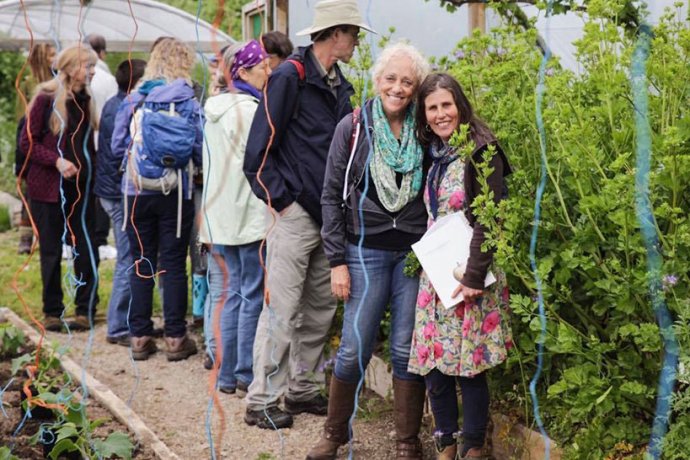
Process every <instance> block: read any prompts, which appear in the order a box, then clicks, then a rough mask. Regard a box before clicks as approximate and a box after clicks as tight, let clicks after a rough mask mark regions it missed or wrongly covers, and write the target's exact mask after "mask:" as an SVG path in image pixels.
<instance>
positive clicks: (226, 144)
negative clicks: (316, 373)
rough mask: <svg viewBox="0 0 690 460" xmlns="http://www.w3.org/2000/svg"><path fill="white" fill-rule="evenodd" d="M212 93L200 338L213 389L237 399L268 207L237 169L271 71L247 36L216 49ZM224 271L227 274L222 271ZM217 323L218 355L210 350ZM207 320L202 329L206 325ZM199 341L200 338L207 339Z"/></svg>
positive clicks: (257, 306) (245, 371) (248, 368)
mask: <svg viewBox="0 0 690 460" xmlns="http://www.w3.org/2000/svg"><path fill="white" fill-rule="evenodd" d="M221 71H222V76H221V77H220V78H219V86H220V88H219V93H218V94H217V95H216V96H213V97H211V98H209V100H208V101H207V102H206V105H205V106H204V112H205V115H206V126H205V140H204V157H203V171H204V195H203V199H202V206H201V210H200V218H201V221H202V222H201V226H200V240H201V242H202V243H205V244H207V246H208V247H209V248H210V249H211V251H210V254H209V294H210V301H209V302H208V308H207V309H206V310H207V312H206V318H205V321H204V324H205V336H206V337H208V338H209V339H210V343H209V342H207V354H208V357H209V358H210V359H211V360H215V359H216V358H218V357H219V358H220V361H221V363H220V374H219V377H218V388H219V389H220V391H222V392H224V393H237V394H238V395H239V396H241V397H244V394H245V393H246V390H247V388H248V387H249V384H250V383H251V381H252V379H253V373H252V348H253V345H254V336H255V334H256V325H257V321H258V319H259V314H260V313H261V309H262V307H263V282H264V271H263V267H262V265H261V262H260V260H261V259H260V258H262V257H263V256H264V254H263V249H262V245H261V242H262V240H263V238H264V237H265V235H266V229H267V222H268V216H269V214H268V208H267V207H266V205H265V204H264V203H263V201H261V200H259V199H258V198H257V197H256V196H255V195H254V194H253V193H252V190H251V187H250V185H249V182H248V181H247V179H246V177H245V176H244V173H243V172H242V165H243V163H244V151H245V147H246V145H247V142H251V139H248V136H249V128H250V126H251V121H252V118H253V117H254V112H255V111H256V109H257V106H258V103H259V98H260V96H261V94H260V91H261V89H262V88H263V87H264V85H265V84H266V80H267V79H268V76H269V75H270V73H271V69H270V67H269V66H268V57H267V56H266V54H265V53H264V51H263V50H262V48H261V45H260V44H259V43H258V42H257V41H256V40H252V41H250V42H247V43H245V44H242V45H238V46H233V47H230V48H229V49H227V50H226V51H225V53H224V54H223V59H222V62H221ZM225 273H227V275H228V276H227V279H225V277H224V274H225ZM218 323H219V324H220V339H221V347H222V348H221V350H222V353H220V356H219V354H218V353H217V350H218V347H217V345H216V342H217V339H218V337H215V334H216V333H215V331H217V330H218V328H217V327H214V325H216V324H218ZM206 325H207V326H206ZM209 339H207V340H209Z"/></svg>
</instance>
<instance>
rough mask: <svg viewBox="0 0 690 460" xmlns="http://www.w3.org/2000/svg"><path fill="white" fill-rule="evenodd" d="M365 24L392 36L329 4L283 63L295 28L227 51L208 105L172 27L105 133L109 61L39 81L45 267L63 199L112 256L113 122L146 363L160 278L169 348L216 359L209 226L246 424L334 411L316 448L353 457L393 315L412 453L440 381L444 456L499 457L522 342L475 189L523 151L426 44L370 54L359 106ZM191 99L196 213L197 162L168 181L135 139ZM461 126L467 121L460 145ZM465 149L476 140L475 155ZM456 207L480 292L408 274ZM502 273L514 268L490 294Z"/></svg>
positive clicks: (130, 340)
mask: <svg viewBox="0 0 690 460" xmlns="http://www.w3.org/2000/svg"><path fill="white" fill-rule="evenodd" d="M362 30H367V31H370V32H373V30H372V28H371V27H370V26H369V25H368V24H366V23H365V22H364V20H363V19H362V17H361V14H360V12H359V10H358V8H357V4H356V1H354V0H322V1H320V2H319V3H317V4H316V6H315V16H314V22H313V24H312V26H311V27H309V28H307V29H305V30H303V31H301V32H299V33H298V35H308V36H309V37H310V39H311V44H310V45H309V46H305V47H299V48H297V49H296V50H295V51H294V52H293V53H292V54H290V55H289V57H288V59H287V62H282V63H281V61H282V60H283V59H285V57H286V54H288V53H287V52H285V50H286V49H287V50H290V49H291V48H292V46H291V44H289V46H288V45H287V44H288V43H289V41H288V42H285V41H282V42H280V46H277V47H276V48H275V49H276V50H281V51H272V50H269V49H268V47H267V46H266V44H267V42H270V41H271V40H273V39H274V38H275V37H271V38H270V39H268V40H263V39H262V40H261V41H254V40H252V41H249V42H246V43H241V44H237V45H232V46H229V47H226V48H225V49H224V50H223V51H222V53H221V58H220V59H219V61H218V62H217V65H218V70H217V74H216V78H215V79H214V81H215V84H214V88H213V91H212V96H211V97H209V98H208V99H207V100H206V101H205V104H204V106H203V110H202V108H201V106H200V103H199V102H198V98H197V97H195V95H194V89H193V86H192V82H191V78H190V73H191V69H192V66H193V63H194V54H193V51H192V50H191V49H190V48H189V47H188V46H187V45H185V44H184V43H182V42H180V41H179V40H176V39H174V38H171V37H164V38H162V39H161V40H160V41H159V42H157V43H156V44H155V45H154V48H153V49H152V52H151V56H150V59H149V61H148V63H144V62H143V61H137V60H132V61H126V63H123V64H121V66H120V67H121V68H122V69H120V68H118V71H117V74H116V78H117V81H118V85H119V86H120V92H119V93H118V94H117V95H116V96H115V97H113V98H112V99H110V100H109V101H108V102H107V103H106V104H105V108H104V109H103V113H102V115H101V118H100V126H99V124H98V123H97V121H96V120H95V119H94V117H90V116H89V114H91V113H94V112H93V109H92V108H91V99H90V95H89V90H88V81H89V76H90V72H92V70H91V69H93V67H94V65H95V63H96V61H97V56H96V55H95V53H93V52H92V51H91V50H90V49H87V48H85V47H83V46H77V47H74V48H68V49H65V50H63V51H62V52H61V53H60V54H59V55H58V58H57V65H56V70H57V79H53V80H50V81H49V82H47V83H45V84H43V85H42V86H40V87H39V90H38V92H37V94H36V96H35V97H34V98H33V100H32V102H31V105H30V110H29V117H28V123H27V126H28V129H26V130H25V131H24V132H23V134H22V136H21V145H22V146H23V148H25V149H26V150H27V151H30V152H31V153H30V156H29V164H30V168H29V172H28V175H27V183H28V188H29V196H30V198H31V209H32V212H33V213H34V218H35V219H36V222H37V225H38V227H39V237H40V245H41V263H42V269H43V265H44V258H45V259H46V260H48V261H49V260H52V259H51V257H54V254H55V251H56V248H57V246H58V245H59V243H60V238H61V234H60V233H61V231H62V228H63V226H62V223H63V222H65V220H63V214H62V208H61V206H60V202H59V199H58V198H59V197H60V196H64V197H65V199H66V200H67V201H66V204H67V206H66V207H65V209H73V210H74V211H75V212H73V213H70V214H68V215H67V219H66V222H67V223H68V227H70V235H72V236H71V237H72V238H73V239H72V241H73V243H74V245H75V248H76V251H77V252H78V253H79V255H80V256H84V255H87V254H93V252H92V251H89V248H88V246H87V245H86V244H85V242H86V241H88V240H87V238H86V237H85V235H87V234H88V228H83V227H84V226H83V225H82V224H83V221H80V219H81V216H82V215H83V212H82V211H81V210H80V206H87V207H88V202H87V201H86V200H84V199H83V197H84V196H87V195H88V193H89V190H87V187H89V186H90V184H89V183H88V182H87V181H86V179H85V178H84V176H85V174H84V171H85V169H84V168H87V169H86V170H88V168H91V167H92V162H93V161H94V160H93V158H90V157H89V152H94V150H92V149H91V144H90V142H91V138H92V131H93V130H95V129H99V150H98V155H97V164H98V167H97V171H100V172H101V174H100V176H103V177H104V179H103V180H105V182H106V183H107V187H101V188H100V189H101V190H108V191H107V192H105V191H103V192H102V193H101V194H100V196H102V197H103V198H105V200H104V201H103V203H104V208H105V209H106V210H107V211H108V213H109V215H110V216H111V218H112V219H113V223H114V225H113V228H114V229H116V233H115V236H116V242H117V246H118V253H120V252H123V253H124V254H125V255H126V257H127V258H123V260H122V261H120V260H119V259H118V265H117V266H118V268H117V269H116V279H117V280H118V281H114V283H115V282H118V283H122V284H118V286H120V287H118V289H117V291H116V289H115V287H114V288H113V296H112V298H111V303H110V305H109V312H108V325H109V331H108V334H109V337H113V339H114V341H115V342H118V343H119V342H123V344H127V345H129V346H131V349H132V355H133V356H134V358H135V359H147V358H148V357H149V356H150V355H151V354H152V353H155V352H156V351H157V346H156V341H155V337H156V336H157V333H156V331H155V330H154V327H153V322H152V321H151V310H152V295H153V290H154V279H155V277H156V276H157V277H158V278H159V280H160V284H161V287H162V296H163V313H164V319H165V326H164V331H163V333H164V337H165V342H166V354H167V357H168V359H170V360H177V359H185V358H187V357H189V356H190V355H192V354H194V353H196V352H197V349H196V345H195V343H194V341H193V340H192V339H191V338H190V337H188V336H187V334H186V327H185V319H184V318H185V313H186V310H187V284H188V282H187V276H186V269H185V263H186V257H187V247H188V245H189V241H190V235H191V233H192V229H193V227H194V226H195V220H196V225H197V226H198V230H199V232H198V233H199V240H200V242H201V243H202V244H203V245H204V247H205V248H206V249H207V251H208V275H207V278H208V282H209V300H208V301H207V302H206V308H205V311H204V312H203V315H204V318H205V336H206V340H207V344H206V356H207V359H206V361H207V362H206V363H205V364H207V367H210V366H212V365H213V363H214V362H217V364H218V366H219V368H220V373H219V380H218V388H219V390H220V391H222V392H224V393H235V394H237V395H240V396H243V397H244V396H245V395H246V403H247V409H246V413H245V417H244V420H245V422H246V423H247V424H249V425H256V426H258V427H259V428H264V429H280V428H285V427H290V426H292V424H293V422H294V419H293V417H294V416H295V415H297V414H300V413H305V412H307V413H313V414H318V415H326V421H325V424H324V431H323V434H322V435H321V437H320V439H319V440H318V442H316V444H315V445H314V447H313V448H312V449H311V450H310V452H309V454H308V456H307V458H308V459H311V460H317V459H319V460H320V459H334V458H336V455H337V451H338V448H339V447H340V446H342V445H344V444H346V443H347V442H348V441H350V440H351V438H352V436H353V432H352V429H351V425H350V420H351V419H352V414H353V411H354V410H355V407H354V406H355V396H356V392H357V388H358V383H359V381H360V379H361V378H362V370H363V369H365V368H366V367H367V364H368V363H369V360H370V358H371V355H372V352H373V349H374V346H375V342H376V338H377V332H378V329H379V325H380V323H381V320H382V318H383V316H384V313H385V311H386V309H387V308H390V312H391V331H390V336H389V343H390V356H391V362H392V369H393V391H394V418H395V430H396V458H398V459H421V458H422V455H423V454H422V449H421V443H420V440H419V436H418V435H419V430H420V426H421V419H422V412H423V406H424V400H425V395H428V398H429V400H430V402H431V409H432V412H433V415H434V420H435V426H436V435H435V442H436V446H437V448H438V452H439V458H442V459H453V458H456V456H457V457H458V458H472V459H476V458H485V456H484V452H483V446H484V438H485V435H486V429H487V424H488V415H489V390H488V385H487V379H486V371H487V370H488V369H490V368H492V367H494V366H496V365H498V364H499V363H501V362H502V361H504V360H505V359H506V356H507V350H508V349H509V348H510V346H511V343H512V342H511V334H510V325H509V321H508V318H507V303H508V291H507V286H506V282H505V277H504V276H503V275H502V274H501V271H500V269H499V268H497V267H495V266H493V255H492V253H491V252H490V251H482V245H483V243H484V242H485V239H486V232H487V229H486V228H485V227H484V225H483V223H482V222H480V221H478V219H477V218H476V215H475V213H474V211H473V206H472V204H473V201H474V199H475V198H476V197H477V196H479V195H481V194H482V193H483V190H484V189H485V188H486V187H487V186H488V188H489V189H490V190H491V192H492V197H493V199H494V200H495V201H496V202H498V201H500V200H501V199H502V197H503V196H504V195H505V177H506V176H507V175H508V174H510V166H509V164H508V161H507V159H506V156H505V155H504V153H503V151H502V150H501V148H500V145H499V143H498V141H497V139H496V137H495V136H494V135H493V133H492V132H491V130H490V129H489V128H488V126H487V125H486V124H485V123H484V122H482V121H481V120H480V119H479V118H478V117H477V116H476V115H475V114H474V112H473V109H472V106H471V104H470V102H469V100H468V98H467V97H466V95H465V94H464V92H463V90H462V88H461V87H460V85H459V84H458V82H457V81H456V80H455V79H454V78H453V77H452V76H450V75H448V74H444V73H430V70H429V64H428V62H427V60H426V59H425V58H424V57H423V56H422V55H421V54H420V53H419V51H417V50H416V49H415V48H414V47H413V46H411V45H409V44H405V43H396V44H392V45H389V46H387V47H386V48H385V49H384V50H383V51H382V52H381V53H380V55H379V56H378V59H377V60H376V62H375V64H374V66H373V69H372V76H373V83H374V91H375V95H374V97H372V98H371V99H369V100H367V101H365V102H364V103H363V104H362V105H361V108H358V109H355V110H354V111H353V107H352V103H351V97H352V95H353V94H354V90H353V87H352V85H351V84H350V83H349V82H348V80H347V78H346V77H345V75H344V74H343V73H342V71H341V69H340V68H339V66H338V61H341V62H344V63H347V62H349V61H350V60H351V58H352V56H353V52H354V49H355V47H356V46H357V45H358V40H359V36H360V32H361V31H362ZM285 40H287V39H286V38H285ZM121 70H122V72H121ZM125 75H126V78H125ZM139 77H141V80H140V81H139V82H137V80H138V78H139ZM128 93H129V94H128ZM171 105H174V111H175V112H176V114H175V116H177V117H180V118H187V119H189V120H190V126H192V127H193V131H191V132H190V135H189V141H190V143H189V149H190V152H189V153H190V161H191V163H193V165H196V166H197V167H200V168H201V170H202V171H203V189H202V190H203V192H202V196H201V200H200V205H199V206H198V207H197V208H196V209H195V206H194V204H193V201H192V200H191V198H192V197H191V192H192V189H193V182H192V177H191V175H192V170H191V169H182V168H180V169H179V170H178V172H177V174H176V177H175V178H174V182H173V183H172V184H173V185H171V186H170V187H169V188H168V189H166V188H165V186H163V185H161V184H162V183H163V182H166V181H167V180H168V179H167V178H163V177H161V178H159V179H157V181H154V182H156V185H155V187H162V188H159V189H156V188H151V187H149V186H146V185H144V183H145V181H144V180H142V175H143V173H142V168H143V166H142V165H141V164H139V163H138V162H137V161H138V160H136V159H135V158H134V157H133V154H132V151H133V150H136V149H138V148H144V147H142V146H144V145H145V144H146V132H147V130H146V129H147V128H146V126H145V125H143V124H142V121H141V117H143V118H144V120H145V117H147V116H149V115H148V113H149V112H144V111H143V108H144V107H149V106H151V107H154V108H153V109H149V110H150V111H151V112H162V111H169V112H170V113H171V114H172V112H173V109H172V108H170V106H171ZM140 111H142V112H143V114H142V115H137V114H139V113H140ZM46 113H47V114H46ZM44 120H45V122H44ZM140 126H144V128H143V129H141V131H143V134H142V133H141V132H139V131H140V130H139V128H140ZM461 127H467V130H466V131H465V130H464V129H463V130H461ZM459 132H463V133H465V132H466V133H467V135H466V136H464V137H462V138H460V139H459V140H458V139H453V141H451V139H452V138H454V136H455V138H457V137H458V136H457V134H458V133H459ZM142 137H143V139H142ZM58 141H59V142H58ZM458 143H459V144H460V145H458ZM461 149H462V150H463V151H466V150H469V151H471V153H470V154H469V155H466V156H463V157H461V156H460V155H459V154H458V152H459V150H461ZM487 158H488V159H487ZM486 161H488V163H489V165H488V166H489V171H490V174H489V176H488V177H487V178H484V179H483V180H480V179H479V178H478V176H479V174H478V172H477V171H478V165H479V164H480V163H482V162H486ZM102 168H105V169H102ZM98 177H99V176H97V180H96V183H97V189H98V188H99V186H98V183H99V182H98ZM37 183H40V184H41V186H40V187H38V186H37V185H36V184H37ZM166 183H167V182H166ZM32 184H33V185H32ZM147 187H149V188H147ZM118 191H119V192H120V193H119V194H118V193H117V192H118ZM111 192H112V193H111ZM70 207H71V208H70ZM456 212H464V213H465V215H466V217H467V218H468V220H469V222H470V223H471V225H472V227H473V235H472V241H471V245H470V256H469V259H468V261H467V266H466V269H465V271H464V275H463V277H462V279H461V281H460V282H459V285H458V288H457V290H456V292H455V295H456V297H457V296H458V295H460V294H461V295H462V298H463V300H462V301H461V302H459V303H458V304H457V305H456V306H454V307H452V308H445V307H444V306H443V305H442V304H441V302H440V300H439V298H438V296H437V295H436V292H435V290H434V287H433V286H432V284H431V282H430V281H429V279H428V278H427V276H426V275H425V273H421V274H420V275H419V276H408V275H406V274H405V273H404V268H405V260H406V256H407V254H408V253H409V252H410V248H411V245H412V244H414V243H415V242H417V241H418V240H419V239H420V238H421V237H422V236H423V235H424V233H425V232H426V231H427V229H428V228H429V227H430V226H432V225H433V224H434V222H436V221H437V220H438V219H439V218H441V217H443V216H445V215H448V214H452V213H456ZM195 214H196V219H195ZM87 222H88V219H87ZM56 224H57V225H56ZM86 227H88V225H86ZM55 228H57V229H58V230H54V229H55ZM123 228H124V230H122V229H123ZM51 229H53V230H51ZM117 229H120V230H117ZM80 232H81V233H80ZM264 241H265V244H264ZM44 244H45V248H44ZM125 244H128V246H127V247H125ZM80 245H82V246H80ZM78 260H80V257H77V258H76V259H75V261H78ZM81 260H82V261H81V262H79V263H76V262H75V274H76V275H77V277H79V279H80V280H81V284H80V285H79V286H78V288H77V293H76V296H77V297H76V304H77V318H78V317H79V316H82V315H89V314H93V311H92V310H91V311H89V310H88V308H89V307H91V308H93V306H94V305H95V302H94V301H93V300H94V299H93V294H92V293H93V292H94V291H93V283H95V281H94V280H93V279H91V278H89V276H92V275H89V273H93V271H92V270H91V267H90V266H88V264H91V263H93V261H92V260H89V257H85V258H82V259H81ZM96 263H97V261H96ZM121 263H122V265H121ZM82 265H83V266H82ZM128 268H129V270H128ZM58 269H59V264H58ZM490 269H491V270H492V271H493V273H494V274H495V275H496V278H497V281H496V282H495V283H493V284H492V285H490V286H489V287H485V285H484V280H485V278H486V274H487V272H488V271H489V270H490ZM52 270H53V271H50V270H48V269H45V270H42V275H43V281H44V312H45V315H46V321H45V324H46V326H50V325H51V324H52V323H51V321H54V319H55V320H57V321H60V320H59V317H60V315H61V314H62V311H63V309H64V307H63V306H61V299H52V298H51V297H50V295H46V293H47V292H48V293H54V292H55V291H58V290H59V270H58V272H57V278H56V275H55V273H54V268H53V269H52ZM118 270H119V271H118ZM56 281H57V288H56V287H55V283H56ZM51 283H52V284H51ZM127 283H128V284H127ZM125 291H129V292H131V300H130V299H129V298H128V299H127V302H126V304H127V305H126V306H125V305H124V301H123V300H122V299H119V300H113V299H118V295H119V293H121V292H125ZM60 292H61V291H60ZM89 296H91V297H89ZM336 299H342V300H343V301H344V315H343V328H342V333H341V342H340V347H339V349H338V351H337V357H336V361H335V369H334V372H333V376H332V378H331V380H330V388H329V391H328V397H325V396H324V395H323V394H322V392H321V385H322V384H323V381H324V375H323V370H322V367H321V363H322V359H323V356H322V355H323V347H324V344H325V341H326V339H327V334H328V330H329V328H330V327H331V323H332V320H333V317H334V314H335V311H336V307H337V301H336ZM125 307H126V308H125ZM111 309H112V310H113V311H112V312H111V311H110V310H111ZM111 316H112V318H113V319H112V323H113V328H112V329H111ZM58 325H59V323H58ZM213 325H218V330H216V331H213V330H212V327H213ZM125 337H126V339H125ZM216 337H220V339H221V342H220V343H216V340H215V338H216ZM117 338H122V339H121V340H116V339H117ZM218 361H219V362H218ZM456 385H459V387H460V390H461V393H462V407H463V426H462V430H460V429H459V425H458V418H459V414H458V402H457V393H456ZM281 399H282V406H281ZM458 440H461V447H458V444H457V443H458Z"/></svg>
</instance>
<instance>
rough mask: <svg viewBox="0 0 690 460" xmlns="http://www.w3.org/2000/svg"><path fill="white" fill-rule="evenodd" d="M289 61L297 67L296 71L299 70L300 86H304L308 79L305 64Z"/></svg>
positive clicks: (295, 60) (293, 60)
mask: <svg viewBox="0 0 690 460" xmlns="http://www.w3.org/2000/svg"><path fill="white" fill-rule="evenodd" d="M287 61H288V62H289V63H290V64H292V65H294V66H295V69H296V70H297V75H298V76H299V81H300V84H302V83H303V82H304V80H305V78H306V74H305V72H304V64H303V63H302V62H300V61H298V60H297V59H288V60H287Z"/></svg>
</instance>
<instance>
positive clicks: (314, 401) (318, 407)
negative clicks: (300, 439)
mask: <svg viewBox="0 0 690 460" xmlns="http://www.w3.org/2000/svg"><path fill="white" fill-rule="evenodd" d="M285 412H287V413H288V414H292V415H297V414H302V413H304V412H308V413H310V414H315V415H326V414H327V413H328V398H326V397H325V396H323V395H322V394H321V393H319V394H317V395H316V396H314V397H313V398H311V399H308V400H306V401H295V400H293V399H290V398H289V397H287V396H286V397H285Z"/></svg>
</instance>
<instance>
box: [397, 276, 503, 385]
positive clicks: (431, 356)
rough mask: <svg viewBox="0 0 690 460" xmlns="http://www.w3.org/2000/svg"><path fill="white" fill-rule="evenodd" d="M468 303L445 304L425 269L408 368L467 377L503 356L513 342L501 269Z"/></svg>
mask: <svg viewBox="0 0 690 460" xmlns="http://www.w3.org/2000/svg"><path fill="white" fill-rule="evenodd" d="M494 274H495V275H496V278H497V280H496V282H495V283H493V284H492V285H491V286H489V287H488V288H487V290H486V291H484V295H483V296H482V297H479V298H477V299H475V300H474V301H473V302H472V303H469V304H466V303H465V302H460V303H459V304H458V305H456V306H455V307H452V308H445V307H444V306H443V304H442V303H441V301H440V300H439V298H438V296H437V295H436V291H435V290H434V288H433V286H432V285H431V282H430V281H429V278H427V277H426V274H424V273H423V274H422V276H421V277H420V282H419V295H418V296H417V308H416V313H415V329H414V334H413V336H412V348H411V350H410V362H409V365H408V371H409V372H412V373H415V374H420V375H426V374H428V373H429V372H430V371H431V370H432V369H438V370H439V371H441V372H442V373H444V374H446V375H457V376H462V377H472V376H474V375H477V374H479V373H481V372H483V371H485V370H487V369H490V368H492V367H494V366H496V365H498V364H500V363H502V362H503V361H505V359H506V357H507V355H508V350H509V349H510V348H511V347H512V345H513V339H512V333H511V330H510V322H509V315H508V313H509V306H508V286H507V283H506V278H505V275H504V274H503V273H502V272H500V271H494Z"/></svg>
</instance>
